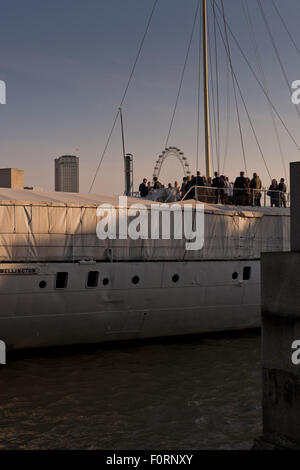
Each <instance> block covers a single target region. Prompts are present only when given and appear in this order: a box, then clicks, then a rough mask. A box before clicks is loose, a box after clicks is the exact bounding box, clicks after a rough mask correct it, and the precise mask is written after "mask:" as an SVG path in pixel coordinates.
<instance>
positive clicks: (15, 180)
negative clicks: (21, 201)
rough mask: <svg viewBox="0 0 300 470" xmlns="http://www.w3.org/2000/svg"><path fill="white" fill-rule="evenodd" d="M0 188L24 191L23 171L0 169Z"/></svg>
mask: <svg viewBox="0 0 300 470" xmlns="http://www.w3.org/2000/svg"><path fill="white" fill-rule="evenodd" d="M0 188H12V189H24V170H17V169H16V168H1V169H0Z"/></svg>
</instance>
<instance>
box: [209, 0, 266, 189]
mask: <svg viewBox="0 0 300 470" xmlns="http://www.w3.org/2000/svg"><path fill="white" fill-rule="evenodd" d="M221 3H222V7H223V6H224V3H223V0H221ZM222 13H224V9H222ZM223 19H224V20H225V22H226V19H225V16H223ZM216 21H217V24H218V28H219V31H220V35H221V38H222V40H223V43H224V46H225V50H226V53H227V54H230V51H229V50H228V49H227V47H226V42H225V40H224V38H223V34H222V31H221V28H220V25H219V22H218V19H216ZM226 29H227V28H226ZM232 73H233V77H234V80H235V82H236V84H237V88H238V90H239V95H240V97H241V100H242V103H243V106H244V108H245V111H246V114H247V118H248V121H249V124H250V126H251V129H252V132H253V135H254V138H255V140H256V143H257V146H258V149H259V151H260V154H261V157H262V159H263V162H264V165H265V168H266V170H267V173H268V175H269V177H270V179H271V180H272V177H271V174H270V171H269V168H268V165H267V162H266V159H265V157H264V153H263V151H262V148H261V145H260V143H259V140H258V137H257V134H256V131H255V128H254V125H253V122H252V119H251V116H250V114H249V111H248V108H247V105H246V102H245V99H244V96H243V93H242V90H241V87H240V85H239V81H238V79H237V76H236V74H235V72H234V70H233V69H232Z"/></svg>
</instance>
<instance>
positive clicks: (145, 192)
mask: <svg viewBox="0 0 300 470" xmlns="http://www.w3.org/2000/svg"><path fill="white" fill-rule="evenodd" d="M139 192H140V196H141V197H142V198H145V197H147V196H148V188H147V179H146V178H144V179H143V182H142V183H141V184H140V186H139Z"/></svg>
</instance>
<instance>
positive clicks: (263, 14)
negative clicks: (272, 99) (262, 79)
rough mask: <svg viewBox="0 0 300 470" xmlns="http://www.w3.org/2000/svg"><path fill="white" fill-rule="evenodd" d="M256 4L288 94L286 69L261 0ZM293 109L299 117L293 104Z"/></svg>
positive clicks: (288, 83) (299, 113) (299, 112)
mask: <svg viewBox="0 0 300 470" xmlns="http://www.w3.org/2000/svg"><path fill="white" fill-rule="evenodd" d="M257 4H258V6H259V8H260V11H261V15H262V17H263V20H264V23H265V26H266V28H267V31H268V34H269V37H270V39H271V43H272V46H273V49H274V51H275V54H276V57H277V60H278V62H279V65H280V68H281V71H282V74H283V77H284V80H285V82H286V85H287V87H288V90H289V94H290V91H291V89H290V82H289V79H288V77H287V74H286V71H285V69H284V66H283V63H282V60H281V57H280V54H279V51H278V48H277V46H276V43H275V40H274V37H273V34H272V31H271V28H270V26H269V23H268V20H267V18H266V15H265V12H264V9H263V6H262V4H261V1H260V0H257ZM295 109H296V112H297V114H298V116H299V117H300V111H299V109H298V107H297V106H295Z"/></svg>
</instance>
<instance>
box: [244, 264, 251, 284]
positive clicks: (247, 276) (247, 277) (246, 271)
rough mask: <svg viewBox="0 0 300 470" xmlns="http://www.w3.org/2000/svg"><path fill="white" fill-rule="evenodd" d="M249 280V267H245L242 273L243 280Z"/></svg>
mask: <svg viewBox="0 0 300 470" xmlns="http://www.w3.org/2000/svg"><path fill="white" fill-rule="evenodd" d="M250 279H251V266H246V267H245V268H244V271H243V280H244V281H250Z"/></svg>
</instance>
